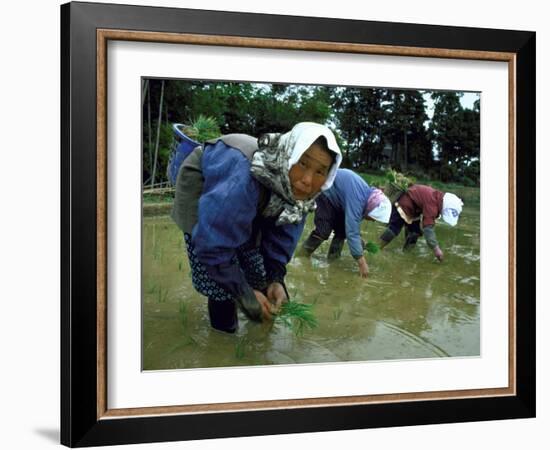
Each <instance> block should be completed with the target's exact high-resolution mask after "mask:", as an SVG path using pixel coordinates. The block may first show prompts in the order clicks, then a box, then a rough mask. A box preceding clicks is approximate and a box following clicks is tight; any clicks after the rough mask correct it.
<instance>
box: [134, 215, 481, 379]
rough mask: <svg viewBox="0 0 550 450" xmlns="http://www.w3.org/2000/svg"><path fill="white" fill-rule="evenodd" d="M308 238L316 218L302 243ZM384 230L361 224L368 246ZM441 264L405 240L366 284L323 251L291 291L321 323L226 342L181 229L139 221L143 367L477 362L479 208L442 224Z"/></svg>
mask: <svg viewBox="0 0 550 450" xmlns="http://www.w3.org/2000/svg"><path fill="white" fill-rule="evenodd" d="M310 230H311V218H309V220H308V226H307V227H306V232H305V233H304V236H303V238H304V237H305V236H307V235H308V234H309V231H310ZM382 230H383V228H382V226H380V225H378V224H374V223H368V224H367V223H365V222H364V223H363V228H362V236H363V239H364V240H375V239H376V237H377V236H378V235H379V234H380V233H381V231H382ZM436 233H437V236H438V239H439V241H440V243H441V247H442V249H443V251H444V252H445V261H444V263H443V264H440V263H438V262H437V261H436V260H435V259H434V258H433V256H432V253H431V251H430V250H429V248H428V247H427V246H426V244H425V241H424V240H423V238H421V239H420V240H419V243H418V245H417V247H416V249H414V250H412V251H410V252H407V253H404V252H403V251H402V250H401V246H402V242H403V241H402V240H403V236H402V235H403V233H402V235H401V236H399V237H398V238H396V239H395V240H394V241H393V242H392V243H391V244H390V245H389V246H388V247H386V249H384V250H383V251H382V252H379V253H378V254H376V255H368V256H367V260H368V263H369V268H370V275H369V278H368V280H363V279H361V278H360V277H359V274H358V271H357V268H356V263H355V261H354V260H353V258H352V257H351V256H350V254H349V250H348V248H347V246H346V247H344V252H343V255H342V258H341V259H340V260H338V261H336V262H332V263H330V264H329V263H328V262H327V259H326V252H327V250H328V243H324V244H323V246H321V247H320V248H319V249H318V250H317V252H316V253H315V254H314V255H313V257H311V258H303V257H295V258H294V259H293V260H292V262H291V263H290V264H289V266H288V275H287V278H286V280H287V285H288V290H289V292H290V294H291V296H293V299H295V300H298V301H302V302H306V303H315V310H314V311H315V315H316V317H317V319H318V322H319V325H318V327H317V328H316V329H315V330H311V331H305V333H304V334H303V336H296V335H295V334H294V333H293V332H292V331H291V330H289V329H288V328H286V327H285V326H284V325H277V326H272V325H268V324H257V323H251V322H249V321H248V320H247V319H246V318H245V317H244V316H243V315H239V321H240V325H239V330H238V332H237V333H236V334H235V335H226V334H224V333H219V332H216V331H214V330H212V329H211V328H210V326H209V321H208V313H207V308H206V299H205V298H204V297H202V296H201V295H200V294H198V293H197V292H195V291H194V289H193V286H192V285H191V279H190V276H189V265H188V261H187V255H186V254H185V250H184V247H183V242H182V235H181V233H180V232H179V230H178V228H177V227H176V226H175V224H174V223H173V222H172V221H171V219H170V218H169V217H167V216H164V217H150V218H145V219H144V223H143V276H142V280H143V288H142V290H143V368H144V369H145V370H151V369H155V370H159V369H179V368H197V367H220V366H222V367H227V366H242V365H268V364H294V363H313V362H338V361H367V360H385V359H409V358H437V357H449V356H451V357H456V356H475V355H479V353H480V340H479V333H480V327H479V324H480V320H479V319H480V317H479V311H480V299H479V282H480V280H479V274H480V272H479V208H471V209H468V208H466V209H465V210H464V211H463V213H462V215H461V218H460V222H459V224H458V225H457V226H456V227H455V228H451V227H449V226H446V225H444V224H442V223H440V224H439V225H438V226H437V227H436Z"/></svg>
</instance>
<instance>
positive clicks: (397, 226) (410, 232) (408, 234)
mask: <svg viewBox="0 0 550 450" xmlns="http://www.w3.org/2000/svg"><path fill="white" fill-rule="evenodd" d="M403 226H405V245H404V248H407V247H410V246H413V245H415V244H416V241H417V240H418V238H419V237H420V236H422V230H421V228H420V220H415V221H413V223H411V224H408V223H407V222H405V221H404V220H403V218H402V217H401V216H400V215H399V212H398V211H397V208H396V207H395V205H394V206H393V207H392V211H391V216H390V222H389V224H388V229H389V230H391V232H392V233H393V235H394V237H395V236H398V235H399V233H401V230H402V229H403ZM392 239H393V237H392Z"/></svg>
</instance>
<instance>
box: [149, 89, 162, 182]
mask: <svg viewBox="0 0 550 450" xmlns="http://www.w3.org/2000/svg"><path fill="white" fill-rule="evenodd" d="M163 101H164V80H162V85H161V88H160V104H159V119H158V125H157V142H156V144H155V159H154V161H153V175H152V177H151V186H154V184H155V175H156V171H157V159H158V154H159V143H160V127H161V122H162V102H163Z"/></svg>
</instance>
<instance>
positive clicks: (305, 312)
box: [275, 300, 318, 336]
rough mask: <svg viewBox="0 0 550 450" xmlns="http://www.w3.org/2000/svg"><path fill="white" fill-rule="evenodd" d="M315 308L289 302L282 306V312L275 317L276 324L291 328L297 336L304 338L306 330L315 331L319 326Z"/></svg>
mask: <svg viewBox="0 0 550 450" xmlns="http://www.w3.org/2000/svg"><path fill="white" fill-rule="evenodd" d="M313 308H314V305H308V304H306V303H299V302H296V301H293V300H289V301H288V302H286V303H283V305H282V306H281V310H280V311H279V313H278V314H277V316H276V317H275V323H282V324H283V325H285V326H287V327H288V328H290V329H291V330H292V331H293V332H294V334H296V336H302V335H303V334H304V330H306V329H310V330H313V329H315V328H317V326H318V322H317V318H316V317H315V314H314V312H313Z"/></svg>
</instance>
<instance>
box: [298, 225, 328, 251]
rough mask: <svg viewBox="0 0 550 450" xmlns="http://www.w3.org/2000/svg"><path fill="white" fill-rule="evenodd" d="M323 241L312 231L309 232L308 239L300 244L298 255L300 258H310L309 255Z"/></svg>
mask: <svg viewBox="0 0 550 450" xmlns="http://www.w3.org/2000/svg"><path fill="white" fill-rule="evenodd" d="M324 241H325V240H324V239H322V238H320V237H319V236H317V235H316V234H315V232H314V231H312V232H311V234H310V235H309V237H308V238H307V239H306V240H305V242H304V243H303V244H302V248H301V251H300V255H302V256H311V254H312V253H313V252H314V251H315V250H317V249H318V248H319V246H320V245H321V244H322V243H323V242H324Z"/></svg>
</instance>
